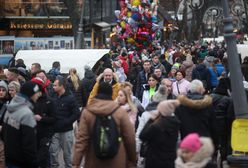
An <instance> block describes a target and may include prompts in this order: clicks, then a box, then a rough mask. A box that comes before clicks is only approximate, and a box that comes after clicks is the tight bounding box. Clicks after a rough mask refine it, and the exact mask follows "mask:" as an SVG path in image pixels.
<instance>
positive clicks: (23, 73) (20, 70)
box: [17, 67, 28, 79]
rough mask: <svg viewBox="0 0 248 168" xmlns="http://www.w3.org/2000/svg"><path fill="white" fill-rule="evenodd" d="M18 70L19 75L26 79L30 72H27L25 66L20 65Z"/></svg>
mask: <svg viewBox="0 0 248 168" xmlns="http://www.w3.org/2000/svg"><path fill="white" fill-rule="evenodd" d="M17 70H18V72H19V75H21V76H23V77H24V78H25V79H27V78H28V74H27V71H26V69H25V68H23V67H18V68H17Z"/></svg>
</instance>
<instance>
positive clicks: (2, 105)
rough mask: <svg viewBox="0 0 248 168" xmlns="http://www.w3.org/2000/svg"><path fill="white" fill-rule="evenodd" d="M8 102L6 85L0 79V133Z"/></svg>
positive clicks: (0, 155)
mask: <svg viewBox="0 0 248 168" xmlns="http://www.w3.org/2000/svg"><path fill="white" fill-rule="evenodd" d="M8 103H9V94H8V85H7V83H6V82H5V81H4V80H0V133H1V134H2V126H3V118H4V115H5V113H6V110H7V104H8ZM0 167H5V156H4V143H3V141H2V138H0Z"/></svg>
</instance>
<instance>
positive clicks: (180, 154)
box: [175, 133, 216, 168]
mask: <svg viewBox="0 0 248 168" xmlns="http://www.w3.org/2000/svg"><path fill="white" fill-rule="evenodd" d="M213 152H214V147H213V143H212V141H211V139H210V138H207V137H199V135H198V134H197V133H191V134H189V135H187V136H186V137H185V138H184V139H183V140H182V142H181V144H180V146H179V149H178V151H177V159H176V161H175V167H176V168H216V165H214V164H213V163H211V160H212V157H211V156H212V154H213Z"/></svg>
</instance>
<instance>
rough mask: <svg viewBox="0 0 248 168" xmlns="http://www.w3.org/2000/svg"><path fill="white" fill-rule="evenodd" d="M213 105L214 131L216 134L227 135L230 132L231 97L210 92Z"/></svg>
mask: <svg viewBox="0 0 248 168" xmlns="http://www.w3.org/2000/svg"><path fill="white" fill-rule="evenodd" d="M211 96H212V98H213V107H214V112H215V115H216V126H217V129H216V132H217V134H218V135H226V136H227V135H229V136H230V133H231V120H232V119H230V118H229V117H230V116H231V115H232V114H231V113H232V105H231V104H232V99H231V98H230V97H227V96H224V95H221V94H218V93H212V94H211Z"/></svg>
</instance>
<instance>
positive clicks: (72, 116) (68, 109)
mask: <svg viewBox="0 0 248 168" xmlns="http://www.w3.org/2000/svg"><path fill="white" fill-rule="evenodd" d="M53 100H54V103H55V105H56V107H57V110H56V111H55V114H54V115H55V117H56V122H55V124H54V131H55V132H66V131H70V130H72V129H73V127H72V124H73V123H74V121H76V120H77V119H78V118H79V115H80V111H79V106H78V104H77V101H76V98H75V97H74V95H73V94H72V93H71V92H70V91H67V90H66V92H65V93H64V94H63V95H61V96H58V95H55V96H54V97H53Z"/></svg>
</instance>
